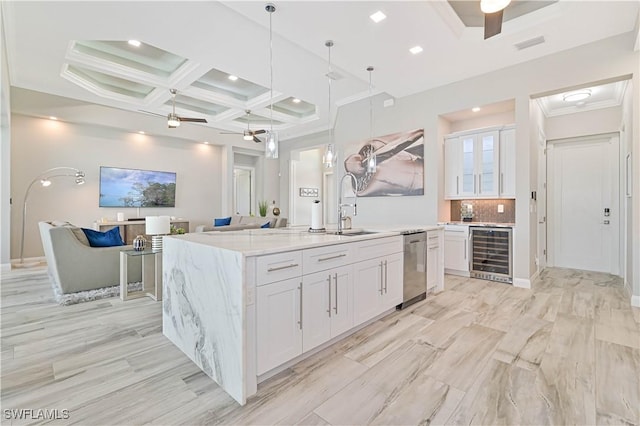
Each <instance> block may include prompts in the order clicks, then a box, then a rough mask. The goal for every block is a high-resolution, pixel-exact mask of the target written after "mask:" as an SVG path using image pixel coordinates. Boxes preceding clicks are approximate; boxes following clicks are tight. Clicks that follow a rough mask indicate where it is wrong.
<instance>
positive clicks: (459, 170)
mask: <svg viewBox="0 0 640 426" xmlns="http://www.w3.org/2000/svg"><path fill="white" fill-rule="evenodd" d="M508 129H509V131H510V132H511V133H509V138H510V140H507V138H506V136H507V135H506V134H503V132H505V130H501V129H500V128H491V129H484V130H481V131H477V132H464V133H460V134H453V135H449V136H447V137H446V138H445V147H444V148H445V149H444V152H445V199H449V200H450V199H462V198H465V199H469V198H498V197H501V198H515V184H514V179H513V176H512V175H513V174H514V169H515V167H514V166H515V164H513V163H515V146H514V142H515V138H514V136H515V131H514V129H513V128H512V127H510V128H508ZM502 139H505V141H504V142H503V140H502ZM503 150H504V153H503V152H502V151H503ZM503 162H504V163H505V164H504V165H503ZM507 164H509V165H507ZM507 180H509V181H507ZM507 189H508V190H510V191H511V192H509V191H508V190H507Z"/></svg>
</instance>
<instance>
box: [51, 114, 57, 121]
mask: <svg viewBox="0 0 640 426" xmlns="http://www.w3.org/2000/svg"><path fill="white" fill-rule="evenodd" d="M57 119H58V117H54V116H53V115H50V116H49V120H57Z"/></svg>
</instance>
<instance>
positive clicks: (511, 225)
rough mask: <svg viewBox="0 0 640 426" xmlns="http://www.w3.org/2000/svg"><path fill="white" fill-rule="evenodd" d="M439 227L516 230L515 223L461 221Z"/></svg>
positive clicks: (440, 223) (441, 223)
mask: <svg viewBox="0 0 640 426" xmlns="http://www.w3.org/2000/svg"><path fill="white" fill-rule="evenodd" d="M438 224H439V225H443V226H444V225H462V226H490V227H494V228H514V227H515V226H516V224H515V223H507V222H464V221H461V220H458V221H450V222H438Z"/></svg>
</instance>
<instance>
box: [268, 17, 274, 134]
mask: <svg viewBox="0 0 640 426" xmlns="http://www.w3.org/2000/svg"><path fill="white" fill-rule="evenodd" d="M274 10H275V8H274ZM272 18H273V11H270V12H269V88H270V92H269V99H270V108H269V109H270V112H269V122H270V125H271V133H273V27H272V23H271V19H272Z"/></svg>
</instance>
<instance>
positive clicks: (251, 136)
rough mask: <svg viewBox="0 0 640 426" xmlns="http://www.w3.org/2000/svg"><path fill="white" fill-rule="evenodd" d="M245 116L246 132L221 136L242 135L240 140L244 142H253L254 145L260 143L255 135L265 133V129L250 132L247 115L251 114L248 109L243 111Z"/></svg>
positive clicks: (225, 133)
mask: <svg viewBox="0 0 640 426" xmlns="http://www.w3.org/2000/svg"><path fill="white" fill-rule="evenodd" d="M244 112H245V114H247V130H245V131H243V132H242V133H240V132H220V134H221V135H242V139H244V140H245V141H254V142H255V143H260V142H262V141H261V140H260V139H258V138H257V137H256V135H261V134H263V133H267V131H266V130H265V129H260V130H251V128H250V127H249V124H250V123H249V114H251V110H250V109H245V110H244Z"/></svg>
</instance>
